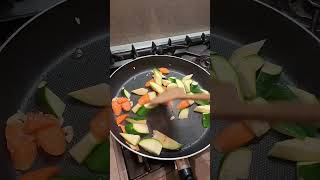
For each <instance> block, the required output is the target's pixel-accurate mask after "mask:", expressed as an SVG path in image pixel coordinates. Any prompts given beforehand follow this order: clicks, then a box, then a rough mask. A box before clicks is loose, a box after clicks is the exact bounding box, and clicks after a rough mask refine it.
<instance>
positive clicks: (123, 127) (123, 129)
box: [118, 124, 126, 133]
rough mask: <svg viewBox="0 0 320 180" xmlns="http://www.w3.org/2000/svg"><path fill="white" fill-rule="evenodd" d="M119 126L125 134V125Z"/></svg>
mask: <svg viewBox="0 0 320 180" xmlns="http://www.w3.org/2000/svg"><path fill="white" fill-rule="evenodd" d="M118 126H119V127H120V129H121V131H122V132H123V133H126V128H125V126H124V125H122V124H119V125H118Z"/></svg>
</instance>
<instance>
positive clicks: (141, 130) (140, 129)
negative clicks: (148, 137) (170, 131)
mask: <svg viewBox="0 0 320 180" xmlns="http://www.w3.org/2000/svg"><path fill="white" fill-rule="evenodd" d="M125 129H126V132H127V133H128V134H135V135H145V134H149V128H148V126H147V125H146V124H133V123H128V124H126V126H125Z"/></svg>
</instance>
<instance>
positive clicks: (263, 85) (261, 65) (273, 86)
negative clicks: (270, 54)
mask: <svg viewBox="0 0 320 180" xmlns="http://www.w3.org/2000/svg"><path fill="white" fill-rule="evenodd" d="M264 42H265V40H263V41H258V42H255V43H252V44H248V45H245V46H243V47H241V48H239V49H237V50H236V51H234V52H233V54H232V55H231V57H230V59H229V61H228V60H227V59H226V58H224V57H223V56H220V55H218V54H212V55H211V58H212V68H213V72H214V73H215V78H216V79H217V80H218V81H221V82H227V83H231V84H232V85H233V86H234V87H235V88H236V89H237V92H238V95H239V98H240V99H242V100H244V101H246V102H248V103H256V104H263V103H268V102H272V101H294V102H300V103H308V104H314V103H319V102H318V99H317V98H316V97H315V96H314V95H313V94H311V93H309V92H306V91H304V90H302V89H299V88H297V87H294V86H291V85H287V84H284V83H283V82H281V83H280V78H281V74H282V71H283V70H282V67H281V66H279V65H276V64H273V63H270V62H267V61H264V59H263V58H262V57H261V56H259V55H258V52H259V50H260V49H261V48H262V46H263V44H264ZM193 85H194V84H191V92H192V91H195V90H194V89H198V88H196V87H193ZM196 91H198V90H196ZM196 103H197V104H200V107H201V106H205V103H204V102H199V101H196ZM203 109H204V108H203V107H201V108H198V109H197V111H199V110H200V111H201V112H203ZM270 127H272V129H273V130H276V131H277V132H279V133H282V134H285V135H287V136H288V138H290V139H288V140H285V141H281V142H277V143H275V144H274V145H273V147H272V149H271V150H270V152H269V156H272V157H276V158H280V159H284V160H290V161H295V162H297V175H298V178H301V179H319V178H320V175H319V173H318V171H319V163H318V162H319V161H320V159H319V152H320V149H319V148H320V146H319V145H320V143H319V142H320V140H319V139H318V138H316V137H317V134H318V133H317V128H318V127H319V126H318V125H317V124H316V123H315V124H308V125H306V124H301V123H294V122H274V123H272V124H271V125H270V124H269V123H268V122H266V121H259V120H257V121H247V120H243V121H238V122H232V123H231V124H230V125H229V126H227V127H226V128H225V129H223V130H222V131H221V132H219V133H218V134H217V135H216V137H215V139H214V147H215V149H216V150H218V151H219V152H223V153H228V152H229V153H228V154H227V155H225V158H224V161H223V163H222V165H221V168H220V174H219V176H220V178H221V179H247V178H248V174H249V169H250V161H251V156H252V155H251V154H252V153H251V151H250V150H249V149H247V148H240V147H243V146H246V145H248V144H249V143H250V142H251V141H252V140H253V139H254V138H255V137H261V138H263V135H264V134H266V133H267V132H268V131H269V130H270ZM245 154H247V155H245ZM306 161H307V162H306ZM239 163H241V166H237V165H238V164H239ZM244 164H245V166H243V165H244ZM233 166H237V167H235V168H234V167H233Z"/></svg>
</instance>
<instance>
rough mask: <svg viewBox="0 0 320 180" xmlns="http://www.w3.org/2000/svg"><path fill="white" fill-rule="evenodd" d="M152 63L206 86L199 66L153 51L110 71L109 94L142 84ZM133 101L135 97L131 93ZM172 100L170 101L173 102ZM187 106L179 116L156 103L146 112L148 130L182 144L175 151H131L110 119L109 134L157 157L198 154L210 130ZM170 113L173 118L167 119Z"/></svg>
mask: <svg viewBox="0 0 320 180" xmlns="http://www.w3.org/2000/svg"><path fill="white" fill-rule="evenodd" d="M155 67H168V68H169V69H170V70H171V73H170V76H176V77H178V78H181V77H183V76H184V75H188V74H191V73H193V74H194V76H193V79H194V80H195V81H198V82H199V84H200V85H201V86H202V87H203V88H204V89H208V90H209V89H210V87H209V85H208V83H207V82H209V81H210V75H209V73H208V72H207V71H206V70H205V69H203V68H201V67H200V66H198V65H196V64H194V63H192V62H190V61H187V60H184V59H182V58H177V57H173V56H165V55H162V56H161V55H156V56H145V57H141V58H137V59H135V60H134V61H131V62H130V63H128V64H126V65H124V66H122V67H120V68H119V69H118V70H116V71H115V72H114V73H113V74H112V75H111V84H112V89H113V90H112V97H118V96H120V93H121V88H122V87H125V88H126V89H128V90H129V91H130V90H133V89H136V88H140V87H143V86H144V84H145V82H146V81H147V80H149V79H150V78H151V76H152V73H151V70H152V69H153V68H155ZM133 98H134V99H133V101H134V102H135V103H136V102H137V99H138V97H133ZM175 105H176V103H174V106H175ZM192 109H193V107H191V109H190V112H189V118H188V119H185V120H179V119H178V118H177V117H178V116H177V112H174V113H172V112H170V111H169V110H168V109H167V108H166V107H164V106H159V107H157V108H155V109H154V110H152V111H151V112H150V113H149V114H148V117H147V119H148V126H149V130H150V132H152V130H159V131H160V132H163V133H164V134H166V135H168V136H169V137H171V138H173V139H175V140H176V141H178V142H180V143H182V144H183V145H184V146H183V147H182V149H181V150H179V151H167V150H163V151H162V152H161V154H160V156H154V155H152V154H150V153H147V152H145V151H143V150H142V151H140V152H136V151H133V150H132V149H131V148H129V147H128V145H127V144H126V143H125V141H124V140H123V138H122V137H121V136H120V135H119V133H120V129H119V127H118V126H117V125H116V124H115V122H112V124H111V135H112V136H113V137H114V138H115V139H116V140H117V141H118V142H119V143H120V144H121V145H123V146H124V147H126V148H127V149H129V150H131V151H132V152H135V153H137V154H139V155H141V156H144V157H148V158H152V159H158V160H176V159H183V158H187V157H191V156H193V155H195V154H198V153H200V152H202V151H203V150H205V149H206V148H208V147H209V141H210V139H211V136H210V130H209V129H205V128H203V127H202V123H201V114H199V113H194V112H193V111H192ZM172 114H174V115H175V117H176V119H174V120H170V117H171V115H172Z"/></svg>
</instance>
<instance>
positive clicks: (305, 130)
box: [272, 122, 317, 139]
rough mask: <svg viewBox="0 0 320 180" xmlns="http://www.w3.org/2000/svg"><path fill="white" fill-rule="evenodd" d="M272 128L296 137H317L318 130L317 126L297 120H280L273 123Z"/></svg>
mask: <svg viewBox="0 0 320 180" xmlns="http://www.w3.org/2000/svg"><path fill="white" fill-rule="evenodd" d="M272 128H273V129H274V130H276V131H278V132H279V133H281V134H285V135H287V136H290V137H295V138H298V139H304V138H306V137H315V136H316V132H317V130H316V128H313V127H311V126H307V125H302V124H299V123H295V122H280V123H278V124H275V125H273V126H272Z"/></svg>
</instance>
